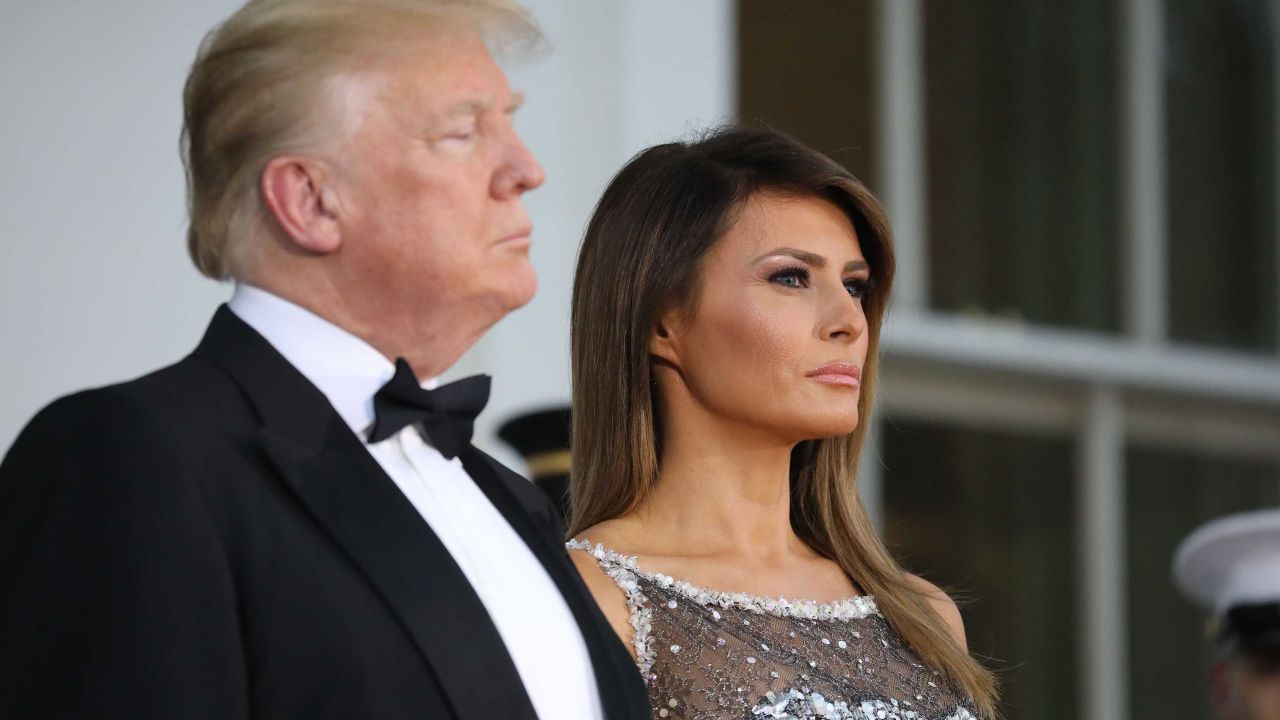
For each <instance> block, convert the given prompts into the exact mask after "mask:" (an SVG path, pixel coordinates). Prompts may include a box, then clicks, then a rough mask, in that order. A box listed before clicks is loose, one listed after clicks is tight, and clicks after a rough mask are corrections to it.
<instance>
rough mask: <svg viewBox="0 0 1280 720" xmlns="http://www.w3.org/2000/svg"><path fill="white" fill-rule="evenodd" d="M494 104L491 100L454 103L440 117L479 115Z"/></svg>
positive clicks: (475, 99) (478, 99)
mask: <svg viewBox="0 0 1280 720" xmlns="http://www.w3.org/2000/svg"><path fill="white" fill-rule="evenodd" d="M492 104H493V103H492V102H490V101H489V100H484V99H481V98H474V99H471V100H463V101H462V102H459V103H454V104H453V105H450V106H449V107H447V108H445V109H444V111H443V112H441V113H440V116H441V117H453V116H456V115H478V114H480V113H482V112H484V111H485V110H486V109H488V108H489V106H490V105H492Z"/></svg>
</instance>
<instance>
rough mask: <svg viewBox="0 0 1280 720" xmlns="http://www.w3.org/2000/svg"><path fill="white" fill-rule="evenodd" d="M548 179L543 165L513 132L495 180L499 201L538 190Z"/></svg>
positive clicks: (495, 191)
mask: <svg viewBox="0 0 1280 720" xmlns="http://www.w3.org/2000/svg"><path fill="white" fill-rule="evenodd" d="M546 179H547V173H546V171H545V170H543V169H542V163H540V162H538V159H537V158H536V157H534V156H533V152H532V151H531V150H529V147H528V146H527V145H525V144H524V140H522V139H521V138H520V136H519V135H518V134H517V133H516V132H515V131H512V133H511V140H510V143H509V146H508V148H507V152H506V155H505V158H504V162H503V167H502V169H501V170H500V171H499V172H498V174H497V176H496V177H495V178H494V194H495V195H496V196H497V197H498V199H500V200H502V199H510V198H512V197H518V196H519V195H521V194H523V193H526V192H528V191H530V190H533V189H535V188H537V187H538V186H539V185H541V184H542V183H543V182H545V181H546Z"/></svg>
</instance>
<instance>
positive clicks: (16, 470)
mask: <svg viewBox="0 0 1280 720" xmlns="http://www.w3.org/2000/svg"><path fill="white" fill-rule="evenodd" d="M180 365H181V364H180ZM177 367H178V366H174V368H177ZM174 368H170V369H166V370H165V371H160V372H158V373H154V374H153V375H151V376H147V377H146V378H141V379H139V380H136V381H132V382H129V383H123V384H120V385H113V386H108V387H104V388H98V389H95V390H88V391H84V392H79V393H76V394H74V395H70V396H67V397H64V398H61V399H59V400H57V401H55V402H53V403H52V404H50V405H49V406H48V407H46V408H45V409H44V410H42V411H41V412H39V413H38V414H37V415H36V416H35V418H34V419H32V421H31V422H30V423H29V424H28V425H27V427H26V428H25V429H24V430H23V432H22V433H21V435H19V437H18V439H17V441H16V442H15V444H14V445H13V447H12V448H11V449H10V450H9V452H8V453H7V455H6V457H5V458H4V461H3V463H2V464H0V528H3V531H0V532H2V533H3V535H0V587H3V588H5V589H4V590H3V592H2V593H0V716H3V717H70V716H77V717H90V716H94V715H95V714H96V713H97V712H101V711H102V709H103V708H111V712H112V713H113V714H115V713H118V712H122V713H123V714H124V715H129V716H134V717H158V716H162V715H165V714H169V713H173V712H175V711H177V710H178V709H179V708H182V709H183V711H182V712H181V713H179V714H182V715H184V716H188V717H205V716H207V717H228V718H234V717H237V716H239V715H241V714H242V712H243V710H244V707H243V704H242V701H243V700H244V699H245V698H246V697H247V696H246V694H245V692H244V690H245V685H246V678H244V677H243V674H242V672H241V664H240V662H239V656H240V648H239V647H238V643H237V642H236V640H235V638H236V637H237V636H238V633H237V632H236V626H237V619H236V603H235V597H234V592H233V583H232V581H231V576H230V570H229V567H228V564H227V559H226V556H225V553H223V552H222V551H221V543H220V536H219V533H218V532H217V529H216V527H215V523H214V522H213V519H212V516H211V515H210V513H209V511H208V506H207V503H206V500H205V497H204V495H203V493H202V492H200V490H199V483H198V482H197V476H198V474H197V473H196V472H194V471H193V460H192V458H191V457H190V456H189V455H188V454H187V453H185V452H184V451H183V445H184V442H183V429H182V424H181V423H180V422H173V421H172V420H173V419H175V418H177V419H185V418H184V417H183V416H184V415H185V416H187V417H190V415H189V414H188V413H183V412H177V413H176V414H173V415H166V413H165V410H166V407H167V408H168V409H171V410H177V409H179V408H182V407H183V406H184V404H189V400H187V401H183V400H181V399H177V398H178V397H179V396H176V395H174V394H172V393H169V392H162V391H161V389H162V387H163V386H164V384H165V383H166V381H167V380H166V378H168V377H173V376H175V372H174ZM160 398H168V400H167V401H166V402H159V399H160ZM122 639H124V640H125V641H123V642H122ZM193 642H198V643H199V644H200V647H199V648H198V651H196V650H197V648H196V647H194V646H193V645H192V643H193ZM68 688H78V689H79V690H78V691H76V692H68ZM95 708H96V709H97V710H96V712H95ZM191 708H199V709H198V710H196V711H194V712H191V711H190V709H191Z"/></svg>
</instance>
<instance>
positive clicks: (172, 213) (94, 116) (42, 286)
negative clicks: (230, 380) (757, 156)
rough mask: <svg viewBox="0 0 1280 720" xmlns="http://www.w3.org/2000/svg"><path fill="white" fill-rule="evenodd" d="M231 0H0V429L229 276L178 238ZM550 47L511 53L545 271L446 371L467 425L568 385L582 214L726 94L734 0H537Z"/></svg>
mask: <svg viewBox="0 0 1280 720" xmlns="http://www.w3.org/2000/svg"><path fill="white" fill-rule="evenodd" d="M237 5H238V3H237V2H235V1H234V0H201V1H200V2H185V3H176V2H174V1H173V0H117V1H116V2H111V3H84V2H81V1H79V0H42V1H41V2H0V104H2V105H3V107H4V112H2V113H0V243H2V244H0V393H2V397H3V402H0V448H7V447H8V445H9V444H10V443H11V442H12V440H13V438H14V437H15V436H16V435H17V433H18V431H19V430H20V429H21V427H22V425H23V424H25V423H26V421H27V420H28V419H29V418H30V417H31V415H32V414H33V413H35V411H36V410H38V409H39V408H40V407H41V406H43V405H44V404H46V403H47V402H48V401H50V400H51V399H53V398H54V397H57V396H58V395H62V394H65V393H68V392H71V391H74V390H76V389H79V388H83V387H89V386H93V385H100V384H104V383H109V382H116V381H119V380H124V379H127V378H130V377H134V376H137V375H139V374H142V373H144V372H146V371H148V370H151V369H154V368H157V367H160V366H162V365H165V364H168V363H170V362H172V361H174V360H176V359H178V358H179V357H181V356H182V355H184V354H185V353H187V352H188V351H190V349H191V348H192V347H194V345H195V343H196V342H197V340H198V339H199V337H200V335H201V333H202V332H203V330H204V326H205V324H206V322H207V321H208V318H209V316H210V315H211V314H212V312H213V309H214V308H215V307H216V306H217V304H218V303H219V302H221V301H223V300H224V299H225V298H226V297H227V296H228V294H229V292H230V290H229V287H228V286H226V285H220V284H217V283H213V282H210V281H208V280H204V279H202V278H201V277H200V276H199V275H198V274H197V273H196V272H195V270H194V269H193V268H192V267H191V265H190V264H189V262H188V261H187V258H186V250H185V235H184V233H185V209H184V187H183V180H182V167H181V164H180V161H179V158H178V150H177V148H178V133H179V128H180V124H181V86H182V82H183V80H184V78H185V75H186V71H187V68H188V67H189V65H190V62H191V59H192V58H193V57H194V54H195V50H196V46H197V44H198V43H199V40H200V38H201V36H202V35H203V34H204V32H205V31H206V30H208V29H209V28H210V27H212V26H213V25H214V24H215V23H216V22H217V21H218V20H220V19H221V18H223V17H225V16H226V15H228V14H229V13H230V12H232V11H233V10H234V8H235V7H236V6H237ZM528 5H529V6H530V8H531V9H532V10H533V12H534V14H535V16H536V17H537V18H538V19H539V21H540V22H541V23H542V25H543V28H544V30H545V31H546V33H547V35H548V37H549V39H550V41H551V44H552V48H553V49H552V53H551V54H550V55H548V56H547V57H546V58H544V59H542V60H541V61H539V62H537V63H536V64H532V65H528V66H524V67H516V68H513V70H512V72H511V78H512V82H513V84H514V85H516V86H518V87H519V88H520V89H522V90H524V91H525V92H526V93H527V94H528V96H529V100H528V104H527V106H526V108H525V109H524V110H523V111H521V114H520V119H519V127H520V130H521V132H522V133H523V135H524V137H525V139H526V141H527V142H528V143H529V145H530V147H531V148H532V149H533V151H534V153H535V154H536V155H537V156H538V157H539V158H540V159H541V160H542V162H543V164H544V165H545V166H546V169H547V175H548V180H547V183H546V185H544V186H543V188H542V189H540V190H538V191H537V192H535V193H532V194H531V195H529V196H528V202H529V207H530V212H531V213H532V215H533V218H534V223H535V230H534V249H533V262H534V265H535V267H536V268H537V270H538V275H539V279H540V289H539V291H538V295H537V297H536V298H535V299H534V301H533V302H532V303H531V304H530V305H529V306H528V307H526V308H524V309H522V310H520V311H518V312H516V313H514V314H513V315H512V316H511V317H509V318H508V319H506V320H505V321H503V322H502V323H500V324H499V325H498V326H497V327H496V328H495V329H494V330H493V331H492V332H491V333H490V334H489V335H488V336H487V337H486V338H485V339H484V340H483V341H482V342H481V343H480V344H479V345H478V346H477V347H476V348H474V349H473V351H472V352H470V353H469V354H468V355H467V356H466V357H465V358H464V359H463V360H462V362H460V363H459V365H458V367H457V368H455V369H454V371H452V372H451V373H450V374H451V375H459V374H465V373H468V372H478V371H484V372H490V373H493V374H494V376H495V388H494V399H493V401H492V402H491V404H490V409H489V410H488V411H486V414H485V416H484V417H482V419H481V423H480V426H479V442H480V444H481V445H482V446H485V447H487V448H490V449H492V450H494V451H495V452H497V453H499V454H500V455H503V456H504V457H505V458H506V459H509V460H512V461H513V462H514V458H513V457H512V456H511V455H510V454H509V453H508V452H507V450H506V448H504V447H503V446H501V444H500V443H499V442H498V441H496V440H494V439H493V436H492V432H493V429H494V427H495V426H496V425H497V424H498V423H499V422H500V421H501V420H504V419H506V418H507V417H510V416H511V415H512V414H513V413H515V412H518V411H520V410H524V409H528V408H532V407H539V406H542V405H545V404H552V403H562V402H565V401H566V400H567V398H568V392H569V383H568V317H569V309H568V304H569V289H570V283H571V280H572V273H573V261H574V256H575V252H576V248H577V244H578V240H579V238H580V237H581V233H582V229H583V227H584V226H585V223H586V219H587V217H588V215H589V214H590V210H591V207H592V206H593V205H594V203H595V200H596V198H597V196H598V195H599V193H600V191H601V190H602V189H603V187H604V185H605V183H606V182H607V181H608V179H609V177H611V176H612V174H613V173H614V172H615V171H616V170H617V169H618V168H619V167H620V166H621V165H622V163H623V162H625V160H626V159H627V158H628V157H630V156H631V155H632V154H634V153H635V152H636V151H638V150H640V149H641V148H643V147H645V146H647V145H650V144H652V143H655V142H660V141H662V140H665V139H669V138H672V137H677V136H679V135H681V134H684V133H685V132H687V131H688V130H690V129H692V128H697V127H701V126H702V125H704V124H707V123H710V122H715V121H717V120H720V119H723V118H724V117H726V116H727V115H728V114H729V113H730V112H731V110H732V108H733V105H734V98H733V96H732V87H733V82H732V74H733V66H734V62H733V22H732V15H731V12H732V2H731V0H700V2H697V3H688V2H680V1H679V0H643V2H641V1H640V0H533V1H531V2H529V3H528Z"/></svg>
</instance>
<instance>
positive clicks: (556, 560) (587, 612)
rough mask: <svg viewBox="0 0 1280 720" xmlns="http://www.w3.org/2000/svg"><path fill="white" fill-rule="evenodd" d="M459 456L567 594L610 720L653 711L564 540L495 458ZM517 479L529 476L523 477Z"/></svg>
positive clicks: (636, 672) (472, 450)
mask: <svg viewBox="0 0 1280 720" xmlns="http://www.w3.org/2000/svg"><path fill="white" fill-rule="evenodd" d="M459 457H460V458H461V460H462V465H463V467H464V468H465V469H466V471H467V474H468V475H470V476H471V478H472V479H473V480H474V481H475V483H476V485H478V486H479V487H480V490H481V491H483V492H484V494H485V496H486V497H488V498H489V502H491V503H493V505H494V507H496V508H497V509H498V511H499V512H501V513H502V515H503V517H504V518H506V520H507V522H508V523H509V524H510V525H511V527H512V529H514V530H515V531H516V533H517V534H518V535H519V536H520V538H521V539H522V540H524V543H525V545H528V546H529V549H530V550H532V551H533V554H534V556H536V557H537V558H538V561H539V562H541V563H542V566H543V567H544V568H546V570H547V573H548V574H549V575H550V576H551V579H552V581H554V582H555V584H556V587H557V588H559V590H560V594H561V595H563V596H564V599H565V602H566V603H567V604H568V605H569V609H570V611H572V612H573V616H574V619H575V620H577V622H578V627H580V628H581V629H582V631H583V632H582V634H583V637H584V639H585V640H586V643H587V652H588V653H589V654H590V655H591V664H592V666H593V667H594V668H595V674H596V685H597V686H598V687H599V690H600V699H601V702H602V704H603V706H604V711H605V716H606V717H607V718H610V720H625V719H634V720H639V719H640V718H647V717H649V705H648V703H649V701H648V695H647V693H646V692H645V689H644V685H643V682H642V680H641V679H640V672H639V670H638V668H636V665H635V662H634V661H633V660H632V658H631V656H630V655H629V654H628V653H627V650H626V648H624V647H623V646H622V643H621V641H620V640H618V638H617V635H615V634H614V632H613V628H612V627H610V626H609V624H608V621H607V620H605V618H604V615H603V614H602V613H601V612H600V609H599V607H598V606H597V605H596V604H595V600H594V599H593V598H592V597H591V596H590V593H589V592H588V590H587V589H586V586H585V585H584V584H583V583H582V580H581V578H580V577H579V576H578V571H577V569H576V568H574V567H573V563H572V561H571V560H569V557H568V555H567V554H565V549H564V545H563V543H562V542H560V541H558V540H555V539H553V538H550V537H548V534H547V533H546V531H544V530H542V529H541V528H539V527H538V525H537V523H536V522H535V521H534V519H533V518H532V517H531V516H530V515H529V514H528V512H527V511H526V510H525V508H524V506H523V505H521V503H520V501H519V499H518V498H516V496H515V495H514V494H513V493H512V492H511V490H510V489H509V488H508V487H507V486H506V484H505V483H504V482H503V480H502V479H501V478H500V477H498V472H499V471H498V468H497V466H496V461H494V460H491V459H490V458H489V457H488V456H486V455H485V454H484V453H482V452H480V451H479V450H477V449H476V448H475V447H474V446H473V447H469V448H467V449H466V450H464V451H463V452H462V454H461V455H460V456H459ZM512 474H513V475H514V473H512ZM518 479H519V480H520V481H521V482H527V481H525V480H524V479H523V478H518Z"/></svg>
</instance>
